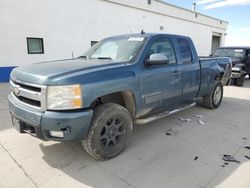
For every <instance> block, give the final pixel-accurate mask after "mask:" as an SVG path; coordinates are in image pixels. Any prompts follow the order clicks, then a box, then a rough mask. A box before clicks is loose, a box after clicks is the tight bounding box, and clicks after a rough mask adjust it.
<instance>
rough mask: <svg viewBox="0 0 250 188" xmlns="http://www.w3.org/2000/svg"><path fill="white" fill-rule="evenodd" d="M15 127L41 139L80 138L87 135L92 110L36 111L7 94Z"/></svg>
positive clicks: (61, 139)
mask: <svg viewBox="0 0 250 188" xmlns="http://www.w3.org/2000/svg"><path fill="white" fill-rule="evenodd" d="M8 101H9V110H10V114H11V117H12V122H13V125H14V127H15V128H17V130H19V131H20V132H26V133H30V134H32V135H34V136H36V137H38V138H40V139H43V140H56V141H68V140H82V139H84V138H85V137H86V136H87V133H88V130H89V126H90V122H91V118H92V115H93V110H77V111H60V112H55V111H45V112H36V111H34V110H33V109H29V108H28V107H27V106H26V105H23V104H22V103H21V102H19V101H17V100H16V99H15V98H14V97H13V96H12V95H9V96H8Z"/></svg>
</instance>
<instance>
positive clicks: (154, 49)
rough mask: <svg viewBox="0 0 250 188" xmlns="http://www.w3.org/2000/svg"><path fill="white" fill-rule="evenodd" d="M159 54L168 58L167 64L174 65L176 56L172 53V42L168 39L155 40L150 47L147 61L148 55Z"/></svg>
mask: <svg viewBox="0 0 250 188" xmlns="http://www.w3.org/2000/svg"><path fill="white" fill-rule="evenodd" d="M156 53H161V54H164V55H165V56H167V57H168V59H169V64H173V63H176V56H175V52H174V48H173V45H172V42H171V41H170V39H168V38H161V39H157V40H156V41H155V42H154V43H153V44H152V46H151V48H150V50H149V52H148V55H147V59H149V57H150V55H152V54H156Z"/></svg>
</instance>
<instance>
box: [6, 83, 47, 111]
mask: <svg viewBox="0 0 250 188" xmlns="http://www.w3.org/2000/svg"><path fill="white" fill-rule="evenodd" d="M10 88H11V94H12V95H13V96H14V97H15V98H16V100H18V101H20V102H22V103H23V104H25V105H29V106H30V107H34V108H36V109H38V110H40V111H44V110H45V108H46V106H45V94H46V86H41V85H36V84H32V83H27V82H22V81H17V80H15V81H14V80H11V81H10Z"/></svg>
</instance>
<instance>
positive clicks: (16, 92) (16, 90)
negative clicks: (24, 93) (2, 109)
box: [12, 85, 20, 96]
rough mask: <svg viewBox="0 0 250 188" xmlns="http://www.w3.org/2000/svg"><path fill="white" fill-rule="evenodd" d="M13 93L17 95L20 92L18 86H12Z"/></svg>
mask: <svg viewBox="0 0 250 188" xmlns="http://www.w3.org/2000/svg"><path fill="white" fill-rule="evenodd" d="M12 91H13V93H14V94H15V95H16V96H19V94H20V86H18V85H17V86H15V87H14V88H13V90H12Z"/></svg>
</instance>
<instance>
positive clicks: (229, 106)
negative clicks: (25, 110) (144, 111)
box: [0, 79, 250, 188]
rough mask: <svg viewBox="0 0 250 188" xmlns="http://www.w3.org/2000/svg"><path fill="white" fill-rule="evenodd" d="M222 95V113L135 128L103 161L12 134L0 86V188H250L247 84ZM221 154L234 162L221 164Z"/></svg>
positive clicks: (75, 147) (75, 148)
mask: <svg viewBox="0 0 250 188" xmlns="http://www.w3.org/2000/svg"><path fill="white" fill-rule="evenodd" d="M224 89H225V90H224V99H223V102H222V104H221V106H220V108H219V109H216V110H208V109H205V108H202V107H200V106H196V107H193V108H191V109H187V110H185V111H182V112H179V113H177V114H174V115H171V116H168V117H166V118H164V119H161V120H157V121H155V122H153V123H149V124H145V125H136V126H135V127H134V134H133V139H132V141H131V143H130V145H129V146H128V147H127V148H126V150H125V151H124V152H123V153H121V154H120V155H119V156H117V157H116V158H113V159H111V160H109V161H104V162H100V161H94V160H91V159H90V158H89V157H88V156H87V155H86V154H85V152H84V151H83V150H82V148H81V144H80V143H77V142H65V143H60V142H52V141H49V142H44V141H41V140H39V139H37V138H35V137H32V136H30V135H28V134H19V133H17V132H16V131H15V130H14V129H13V128H12V125H11V120H10V116H9V112H8V105H7V94H8V92H9V89H8V84H0V120H1V122H0V165H1V166H0V187H4V188H5V187H101V188H103V187H104V188H105V187H107V188H109V187H114V188H118V187H119V188H120V187H124V188H125V187H136V188H137V187H138V188H147V187H164V188H165V187H171V188H175V187H176V188H179V187H181V188H183V187H199V188H200V187H237V188H249V187H250V160H249V159H247V156H249V157H250V149H247V148H245V147H246V146H250V80H248V79H246V80H245V85H244V86H243V87H235V86H229V87H225V88H224ZM180 118H183V119H188V120H186V121H182V122H181V121H180V120H179V119H180ZM199 118H201V121H200V122H199V121H198V120H199ZM203 123H204V124H203ZM166 133H167V134H166ZM225 154H228V155H231V156H233V157H234V158H235V159H236V160H238V161H239V163H236V162H227V163H225V161H223V159H222V157H223V155H225Z"/></svg>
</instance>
